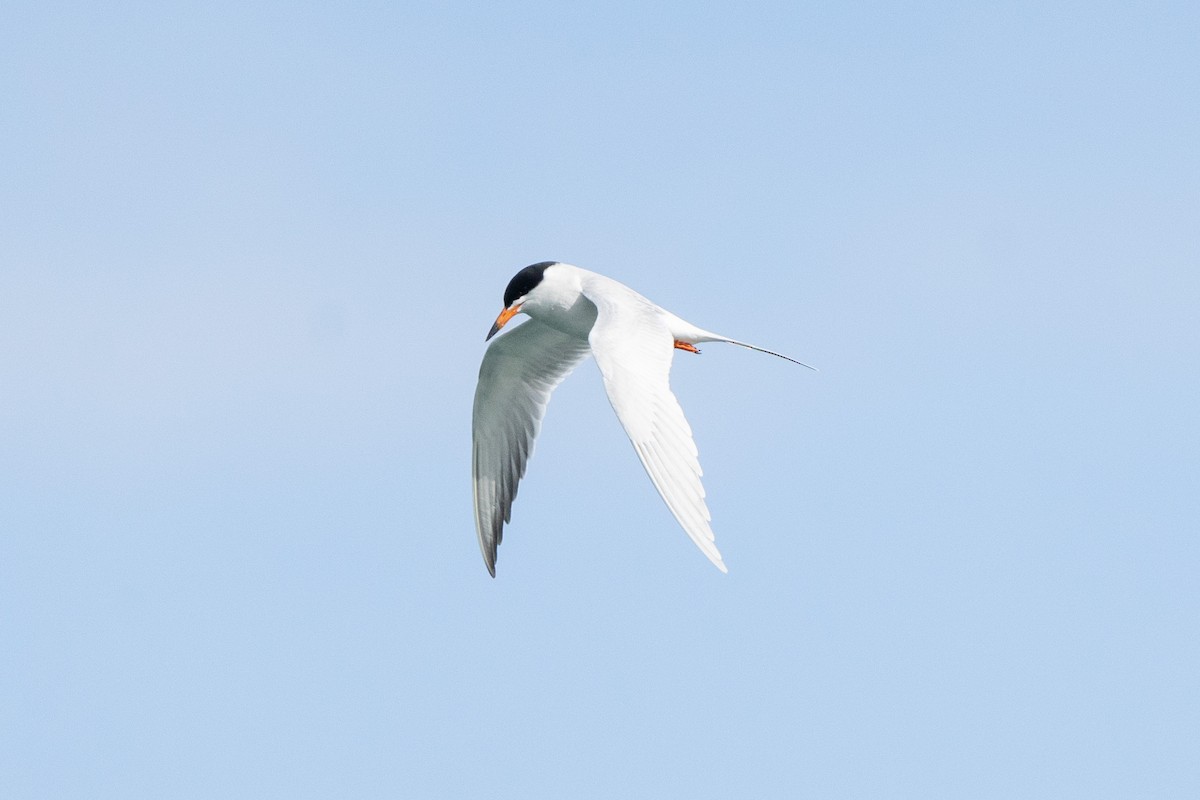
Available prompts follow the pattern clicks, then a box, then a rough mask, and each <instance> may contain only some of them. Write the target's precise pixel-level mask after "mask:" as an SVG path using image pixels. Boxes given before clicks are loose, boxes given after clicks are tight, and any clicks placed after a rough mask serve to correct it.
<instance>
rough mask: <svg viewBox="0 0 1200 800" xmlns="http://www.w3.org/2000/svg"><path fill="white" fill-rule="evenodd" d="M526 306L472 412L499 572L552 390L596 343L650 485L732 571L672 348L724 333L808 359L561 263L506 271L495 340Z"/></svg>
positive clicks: (481, 493)
mask: <svg viewBox="0 0 1200 800" xmlns="http://www.w3.org/2000/svg"><path fill="white" fill-rule="evenodd" d="M518 313H520V314H528V315H529V317H530V320H529V321H527V322H525V323H524V324H523V325H521V326H519V327H517V328H516V329H515V330H512V331H510V332H508V333H506V334H505V335H503V336H501V337H500V338H498V339H496V340H495V341H493V342H492V344H491V345H490V346H489V347H488V349H487V353H486V354H485V355H484V357H483V365H482V366H481V367H480V368H479V385H478V386H477V387H476V389H475V407H474V411H473V413H472V437H471V438H472V444H473V456H472V462H471V466H472V470H473V472H474V485H475V531H476V533H477V534H478V536H479V549H480V550H481V551H483V561H484V563H485V564H487V568H488V572H490V573H491V574H492V577H495V575H496V547H497V546H498V545H499V544H500V539H501V536H502V535H503V533H504V524H505V523H506V522H508V521H509V520H510V519H511V515H512V503H513V498H515V497H516V496H517V484H518V483H519V482H520V480H521V478H522V477H523V476H524V475H525V465H526V463H527V462H528V461H529V456H530V453H531V452H532V450H533V441H534V439H535V438H537V434H538V430H539V429H540V428H541V424H542V417H543V416H544V415H545V413H546V405H547V403H549V402H550V393H551V392H553V391H554V388H555V387H556V386H558V384H559V383H561V382H562V380H563V378H565V377H567V375H568V374H569V373H570V372H571V370H572V369H574V368H575V366H576V365H577V364H579V362H580V361H582V360H583V359H584V357H585V356H587V354H588V353H589V352H590V353H591V354H592V355H594V356H595V357H596V363H597V364H598V365H599V366H600V374H601V375H602V376H603V378H604V389H605V391H607V392H608V400H609V402H610V403H612V407H613V410H614V411H616V412H617V418H618V419H619V420H620V421H621V425H623V426H624V428H625V432H626V433H627V434H628V435H629V438H630V440H631V441H632V442H633V447H634V449H635V450H636V451H637V454H638V457H639V458H640V459H641V460H642V465H643V466H644V467H645V468H646V472H647V473H649V475H650V480H651V481H653V482H654V488H656V489H658V493H659V494H660V495H662V499H663V500H665V501H666V503H667V507H668V508H670V509H671V513H672V514H674V515H675V519H677V520H678V521H679V524H680V525H682V526H683V529H684V531H686V532H687V535H688V536H690V537H691V539H692V541H693V542H695V543H696V546H697V547H699V548H700V550H701V551H703V553H704V555H706V556H708V558H709V560H710V561H712V563H713V564H715V565H716V567H717V569H719V570H721V571H722V572H726V571H728V570H727V569H726V567H725V562H724V561H722V560H721V554H720V553H719V552H718V551H717V547H716V545H715V544H713V532H712V528H711V527H710V526H709V524H708V523H709V520H710V519H711V517H710V516H709V513H708V507H707V506H706V505H705V504H704V487H703V486H702V485H701V484H700V475H701V471H700V462H699V460H698V459H697V457H696V456H697V454H696V445H695V443H694V442H693V441H692V429H691V428H690V427H689V426H688V423H687V419H686V418H684V416H683V409H681V408H680V407H679V402H678V401H677V400H676V399H675V395H674V394H672V393H671V387H670V385H669V383H668V374H669V373H670V370H671V357H672V356H673V354H674V352H675V349H676V348H678V349H680V350H686V351H688V352H689V353H699V352H700V351H699V350H697V349H696V345H697V344H699V343H700V342H728V343H730V344H736V345H740V346H742V347H748V348H750V349H751V350H759V351H761V352H763V353H770V354H771V355H773V356H779V357H780V358H784V359H787V360H788V361H791V362H793V363H796V364H800V365H801V366H808V365H807V364H802V363H801V362H799V361H796V360H795V359H793V358H788V357H787V356H784V355H780V354H779V353H774V352H771V351H770V350H764V349H763V348H761V347H755V346H754V345H752V344H746V343H745V342H739V341H737V340H736V339H730V338H729V337H727V336H721V335H719V334H716V333H713V332H712V331H706V330H704V329H702V328H697V327H696V326H695V325H692V324H691V323H689V322H685V321H684V320H682V319H680V318H679V317H677V316H675V315H674V314H672V313H671V312H670V311H667V310H666V309H663V308H659V307H658V306H657V305H655V304H654V303H652V302H650V301H649V300H647V299H646V298H645V297H642V296H641V295H640V294H638V293H637V292H635V291H633V290H632V289H630V288H629V287H628V286H625V285H624V284H621V283H618V282H617V281H614V280H613V279H611V278H606V277H605V276H603V275H598V274H597V273H595V272H588V271H587V270H585V269H580V268H579V267H573V266H571V265H570V264H562V263H558V262H554V261H543V262H542V263H540V264H533V265H532V266H528V267H525V269H523V270H521V271H520V272H518V273H517V274H516V275H515V276H514V277H513V279H512V280H511V281H509V283H508V288H506V289H505V290H504V310H503V311H501V312H500V316H499V317H497V318H496V323H495V324H494V325H493V326H492V329H491V330H490V331H488V335H487V338H488V339H491V338H492V337H493V336H495V335H496V333H497V332H498V331H499V330H500V329H501V328H503V327H504V326H505V324H507V323H508V321H509V320H510V319H512V318H513V317H514V316H516V315H517V314H518Z"/></svg>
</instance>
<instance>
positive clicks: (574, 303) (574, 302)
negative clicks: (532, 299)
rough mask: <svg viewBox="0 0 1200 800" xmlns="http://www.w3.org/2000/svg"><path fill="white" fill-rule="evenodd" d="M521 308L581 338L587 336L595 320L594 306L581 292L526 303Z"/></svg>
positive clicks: (535, 317)
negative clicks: (572, 295) (570, 295)
mask: <svg viewBox="0 0 1200 800" xmlns="http://www.w3.org/2000/svg"><path fill="white" fill-rule="evenodd" d="M531 306H532V307H531ZM521 310H522V311H524V312H525V313H527V314H529V316H531V317H533V318H534V319H536V320H537V321H538V322H541V323H542V324H544V325H549V326H550V327H551V328H554V329H555V330H559V331H562V332H563V333H568V334H571V335H572V336H578V337H579V338H581V339H587V338H588V334H590V333H591V332H592V325H594V324H595V322H596V306H595V304H594V303H592V301H591V300H588V299H587V298H586V297H584V296H583V295H582V294H576V295H575V296H574V297H556V298H547V299H545V300H539V301H538V302H536V303H527V304H526V305H525V306H524V307H523V308H522V309H521Z"/></svg>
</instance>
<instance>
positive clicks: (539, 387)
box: [471, 319, 588, 577]
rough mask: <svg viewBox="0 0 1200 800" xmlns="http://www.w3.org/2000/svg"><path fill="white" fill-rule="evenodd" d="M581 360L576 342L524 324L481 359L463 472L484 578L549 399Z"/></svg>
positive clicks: (581, 346) (583, 352) (492, 566)
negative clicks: (471, 496) (468, 480)
mask: <svg viewBox="0 0 1200 800" xmlns="http://www.w3.org/2000/svg"><path fill="white" fill-rule="evenodd" d="M587 354H588V343H587V341H585V340H584V339H580V338H579V337H576V336H571V335H569V334H566V333H562V332H560V331H557V330H555V329H554V328H551V327H550V326H548V325H543V324H542V323H540V322H538V321H537V320H533V319H531V320H529V321H527V322H525V323H524V324H523V325H521V326H519V327H518V328H516V330H512V331H509V332H508V333H506V334H504V335H503V336H500V337H498V338H496V339H495V340H494V341H493V342H492V344H491V345H490V346H489V347H488V349H487V353H485V354H484V356H483V364H482V366H480V368H479V384H478V385H477V386H476V387H475V408H474V410H473V411H472V414H471V440H472V450H473V455H472V457H471V468H472V471H473V473H474V484H475V533H476V534H477V535H478V536H479V549H480V551H481V552H482V553H483V561H484V563H485V564H487V568H488V572H490V573H491V574H492V577H495V576H496V548H497V546H498V545H499V544H500V539H501V538H502V536H503V534H504V523H506V522H508V521H509V520H510V519H511V517H512V504H513V498H515V497H516V496H517V484H518V483H520V481H521V478H522V477H524V476H525V465H526V464H527V463H528V461H529V456H530V454H531V453H532V452H533V441H534V439H535V438H537V435H538V431H539V430H541V427H542V417H543V416H545V414H546V405H547V404H548V403H549V402H550V394H551V393H552V392H553V391H554V388H555V387H556V386H558V384H560V383H562V381H563V379H564V378H566V377H567V375H569V374H570V372H571V370H573V369H574V368H575V367H576V365H578V364H579V362H580V361H582V360H583V359H584V357H586V356H587Z"/></svg>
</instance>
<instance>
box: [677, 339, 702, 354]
mask: <svg viewBox="0 0 1200 800" xmlns="http://www.w3.org/2000/svg"><path fill="white" fill-rule="evenodd" d="M675 347H676V348H677V349H679V350H687V351H688V352H689V353H699V352H700V351H699V350H697V349H696V345H694V344H688V343H687V342H681V341H679V340H678V339H676V340H675Z"/></svg>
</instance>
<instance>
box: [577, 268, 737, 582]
mask: <svg viewBox="0 0 1200 800" xmlns="http://www.w3.org/2000/svg"><path fill="white" fill-rule="evenodd" d="M605 288H606V289H609V287H605ZM622 288H623V287H622ZM584 294H585V295H586V296H587V297H588V299H589V300H591V301H592V302H593V303H594V304H595V305H596V308H597V316H596V322H595V324H594V325H593V326H592V331H591V335H590V337H589V340H590V342H591V346H592V353H593V354H594V355H595V356H596V363H597V364H598V365H599V367H600V373H601V375H602V376H603V377H604V389H605V391H606V392H607V393H608V400H609V402H610V403H612V407H613V410H614V411H615V412H616V413H617V418H618V419H619V420H620V421H621V425H622V426H623V427H624V428H625V432H626V434H628V435H629V439H630V440H631V441H632V442H633V447H634V450H635V451H636V452H637V454H638V458H640V459H641V461H642V466H643V467H645V469H646V473H647V474H648V475H649V476H650V480H651V482H653V483H654V488H656V489H657V490H658V493H659V494H660V495H661V496H662V499H663V500H664V501H665V502H666V504H667V508H669V509H670V510H671V513H672V514H673V515H674V516H675V519H676V520H677V521H678V522H679V524H680V525H681V526H682V527H683V530H684V531H685V532H686V533H687V535H688V536H689V537H690V538H691V540H692V541H693V542H695V544H696V546H697V547H699V548H700V550H701V552H703V553H704V555H705V556H707V557H708V559H709V560H710V561H712V563H713V564H714V565H716V567H717V569H719V570H721V571H722V572H726V571H728V570H727V569H726V567H725V562H724V561H723V560H722V558H721V553H720V552H719V551H718V550H717V546H716V544H714V539H715V537H714V536H713V532H712V527H711V525H710V524H709V522H710V520H711V519H712V517H711V515H710V514H709V513H708V506H707V505H706V504H705V502H704V485H703V484H702V483H701V482H700V476H701V475H702V474H703V473H702V470H701V469H700V460H699V458H698V452H697V450H696V443H695V440H694V439H693V438H692V428H691V426H690V425H688V421H687V418H686V417H685V416H684V414H683V409H682V408H680V406H679V401H678V400H676V399H675V395H674V394H673V393H672V392H671V385H670V372H671V358H672V356H673V355H674V337H673V336H672V335H671V331H670V329H669V327H668V325H667V321H666V319H665V318H664V317H663V315H662V312H661V310H660V309H658V308H657V307H656V306H654V305H652V304H650V303H648V302H646V301H644V299H643V298H641V296H640V295H636V294H634V293H633V292H630V293H629V296H625V297H619V298H618V297H614V296H613V295H612V293H611V289H609V290H608V291H597V292H593V293H589V292H588V291H587V287H586V286H585V287H584Z"/></svg>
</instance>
